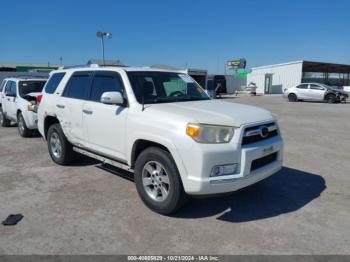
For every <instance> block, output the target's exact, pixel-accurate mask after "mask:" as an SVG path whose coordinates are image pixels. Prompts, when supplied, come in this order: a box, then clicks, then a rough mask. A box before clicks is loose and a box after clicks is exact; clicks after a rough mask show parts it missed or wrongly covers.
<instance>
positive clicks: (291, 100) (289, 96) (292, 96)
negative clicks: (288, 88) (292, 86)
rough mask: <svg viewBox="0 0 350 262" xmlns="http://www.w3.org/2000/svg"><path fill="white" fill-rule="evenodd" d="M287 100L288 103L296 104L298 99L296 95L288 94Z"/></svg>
mask: <svg viewBox="0 0 350 262" xmlns="http://www.w3.org/2000/svg"><path fill="white" fill-rule="evenodd" d="M288 100H289V102H297V101H298V97H297V95H296V94H289V95H288Z"/></svg>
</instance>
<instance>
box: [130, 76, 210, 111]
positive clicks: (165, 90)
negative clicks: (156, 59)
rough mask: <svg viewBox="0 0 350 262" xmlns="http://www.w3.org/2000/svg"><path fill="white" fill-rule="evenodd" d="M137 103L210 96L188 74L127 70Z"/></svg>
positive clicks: (176, 100)
mask: <svg viewBox="0 0 350 262" xmlns="http://www.w3.org/2000/svg"><path fill="white" fill-rule="evenodd" d="M127 74H128V77H129V79H130V83H131V86H132V89H133V91H134V94H135V96H136V99H137V101H138V102H139V103H144V104H154V103H171V102H182V101H194V100H209V99H210V98H209V97H208V95H207V94H206V93H205V91H204V89H203V88H201V87H200V86H199V85H198V84H197V83H196V82H195V81H194V80H193V79H192V78H191V77H190V76H188V75H186V74H180V73H169V72H128V73H127Z"/></svg>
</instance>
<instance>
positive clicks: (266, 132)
mask: <svg viewBox="0 0 350 262" xmlns="http://www.w3.org/2000/svg"><path fill="white" fill-rule="evenodd" d="M260 134H261V136H262V137H263V138H265V137H267V136H268V135H269V129H268V128H267V127H266V126H263V127H262V128H261V129H260Z"/></svg>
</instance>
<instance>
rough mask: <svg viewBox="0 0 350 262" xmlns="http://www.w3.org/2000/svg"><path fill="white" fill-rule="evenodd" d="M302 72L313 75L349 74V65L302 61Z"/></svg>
mask: <svg viewBox="0 0 350 262" xmlns="http://www.w3.org/2000/svg"><path fill="white" fill-rule="evenodd" d="M303 71H304V72H314V73H318V72H321V73H346V74H350V65H346V64H335V63H323V62H313V61H303Z"/></svg>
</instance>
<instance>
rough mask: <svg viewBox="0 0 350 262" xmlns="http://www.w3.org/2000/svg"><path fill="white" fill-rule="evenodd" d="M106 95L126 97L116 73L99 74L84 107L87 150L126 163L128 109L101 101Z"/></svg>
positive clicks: (96, 74)
mask: <svg viewBox="0 0 350 262" xmlns="http://www.w3.org/2000/svg"><path fill="white" fill-rule="evenodd" d="M104 92H120V93H122V94H123V95H124V94H125V91H124V86H123V81H122V79H121V77H120V75H119V74H118V73H117V72H115V71H96V72H95V74H94V77H93V80H92V84H91V91H90V92H89V98H88V101H86V103H85V104H84V106H83V125H84V129H85V130H86V131H87V146H88V148H90V149H92V150H94V151H97V152H99V153H101V154H104V155H106V156H111V157H114V158H117V159H119V160H125V159H126V157H125V155H126V154H125V142H126V141H125V136H126V135H125V129H126V118H127V113H128V107H126V106H119V105H108V104H103V103H101V102H100V99H101V96H102V94H103V93H104Z"/></svg>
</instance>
